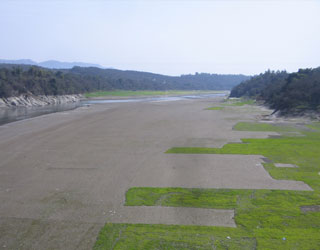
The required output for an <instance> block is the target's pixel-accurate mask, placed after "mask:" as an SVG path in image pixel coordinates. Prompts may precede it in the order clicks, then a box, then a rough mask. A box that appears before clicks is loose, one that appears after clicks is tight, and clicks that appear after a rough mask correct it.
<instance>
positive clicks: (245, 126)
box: [233, 122, 300, 133]
mask: <svg viewBox="0 0 320 250" xmlns="http://www.w3.org/2000/svg"><path fill="white" fill-rule="evenodd" d="M233 129H234V130H238V131H267V132H277V133H288V132H289V133H290V132H299V131H300V130H299V129H297V128H295V127H290V126H283V125H279V124H269V123H255V122H239V123H237V124H236V125H235V126H234V127H233Z"/></svg>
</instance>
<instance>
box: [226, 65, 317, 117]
mask: <svg viewBox="0 0 320 250" xmlns="http://www.w3.org/2000/svg"><path fill="white" fill-rule="evenodd" d="M230 97H250V98H255V99H257V100H261V101H263V102H265V103H266V104H267V105H268V106H269V107H270V108H272V109H274V110H275V112H277V111H280V112H281V113H283V114H286V113H291V114H293V113H297V114H300V113H303V112H305V111H309V110H311V111H316V112H320V67H319V68H315V69H299V70H298V72H294V73H291V74H289V73H287V72H286V71H276V72H275V71H270V70H268V71H266V72H265V73H263V74H260V75H257V76H254V77H252V78H251V79H249V80H247V81H244V82H242V83H240V84H239V85H237V86H236V87H234V88H233V89H232V91H231V93H230Z"/></svg>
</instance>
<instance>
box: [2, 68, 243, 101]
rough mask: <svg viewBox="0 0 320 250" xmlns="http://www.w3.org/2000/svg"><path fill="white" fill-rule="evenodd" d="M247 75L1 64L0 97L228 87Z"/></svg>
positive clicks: (225, 88)
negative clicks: (164, 73) (101, 91)
mask: <svg viewBox="0 0 320 250" xmlns="http://www.w3.org/2000/svg"><path fill="white" fill-rule="evenodd" d="M246 79H249V77H248V76H245V75H217V74H203V73H202V74H195V75H182V76H180V77H172V76H165V75H159V74H153V73H147V72H138V71H122V70H115V69H100V68H95V67H88V68H84V67H74V68H72V69H61V70H52V69H46V68H41V67H37V66H28V65H11V64H0V97H10V96H17V95H20V94H26V93H31V94H34V95H62V94H79V93H86V92H92V91H99V90H104V91H105V90H229V89H231V88H232V87H233V86H235V85H237V84H239V83H240V82H242V81H244V80H246Z"/></svg>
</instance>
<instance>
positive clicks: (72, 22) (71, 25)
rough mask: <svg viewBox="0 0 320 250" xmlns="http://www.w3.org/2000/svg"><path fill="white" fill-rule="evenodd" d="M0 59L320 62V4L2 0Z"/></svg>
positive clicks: (147, 63) (258, 66)
mask: <svg viewBox="0 0 320 250" xmlns="http://www.w3.org/2000/svg"><path fill="white" fill-rule="evenodd" d="M0 31H1V36H0V58H1V59H32V60H35V61H45V60H60V61H69V62H72V61H81V62H88V63H98V64H100V65H102V66H105V67H113V68H118V69H130V70H141V71H149V72H155V73H162V74H168V75H180V74H187V73H194V72H207V73H221V74H225V73H236V74H237V73H243V74H257V73H260V72H263V71H265V70H266V69H268V68H270V69H274V70H278V69H279V70H282V69H286V70H288V71H289V72H291V71H295V70H297V69H298V68H305V67H318V66H320V1H319V0H314V1H311V0H310V1H308V0H301V1H294V0H288V1H286V0H278V1H276V0H273V1H272V0H269V1H266V0H265V1H259V0H256V1H254V0H251V1H241V0H238V1H235V0H234V1H232V0H224V1H215V0H211V1H210V0H207V1H192V0H176V1H170V0H164V1H160V0H159V1H156V0H149V1H134V0H131V1H121V0H118V1H111V0H109V1H102V0H101V1H99V0H87V1H84V0H82V1H81V0H75V1H72V0H64V1H62V0H42V1H40V0H32V1H31V0H1V1H0Z"/></svg>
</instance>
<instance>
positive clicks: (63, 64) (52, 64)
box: [0, 59, 103, 69]
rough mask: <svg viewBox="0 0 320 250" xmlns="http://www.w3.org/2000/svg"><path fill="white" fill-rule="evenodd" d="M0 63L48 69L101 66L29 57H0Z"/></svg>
mask: <svg viewBox="0 0 320 250" xmlns="http://www.w3.org/2000/svg"><path fill="white" fill-rule="evenodd" d="M0 63H3V64H26V65H35V66H40V67H44V68H48V69H72V68H73V67H76V66H77V67H96V68H103V67H102V66H101V65H99V64H94V63H84V62H60V61H56V60H48V61H44V62H39V63H38V62H35V61H32V60H30V59H19V60H6V59H0Z"/></svg>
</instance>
